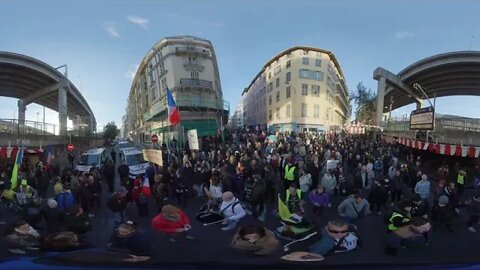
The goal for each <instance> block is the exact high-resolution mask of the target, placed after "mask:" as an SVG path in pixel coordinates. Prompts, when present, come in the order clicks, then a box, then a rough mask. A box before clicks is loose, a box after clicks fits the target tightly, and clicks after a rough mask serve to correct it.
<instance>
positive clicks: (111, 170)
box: [103, 160, 115, 193]
mask: <svg viewBox="0 0 480 270" xmlns="http://www.w3.org/2000/svg"><path fill="white" fill-rule="evenodd" d="M103 175H104V177H105V179H107V185H108V191H109V192H110V193H113V186H114V180H115V165H114V164H113V162H112V161H111V160H108V161H107V162H106V164H105V166H104V167H103Z"/></svg>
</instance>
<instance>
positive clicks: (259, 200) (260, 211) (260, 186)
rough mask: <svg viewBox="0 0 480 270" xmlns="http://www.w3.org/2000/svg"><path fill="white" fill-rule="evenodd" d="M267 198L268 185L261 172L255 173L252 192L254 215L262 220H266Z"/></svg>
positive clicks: (251, 202) (251, 199) (251, 201)
mask: <svg viewBox="0 0 480 270" xmlns="http://www.w3.org/2000/svg"><path fill="white" fill-rule="evenodd" d="M266 199H267V186H266V184H265V180H264V179H262V177H261V176H260V175H259V174H255V175H253V187H252V192H251V194H250V204H251V206H252V216H253V217H254V218H258V219H259V220H261V221H264V220H265V215H264V212H265V201H266Z"/></svg>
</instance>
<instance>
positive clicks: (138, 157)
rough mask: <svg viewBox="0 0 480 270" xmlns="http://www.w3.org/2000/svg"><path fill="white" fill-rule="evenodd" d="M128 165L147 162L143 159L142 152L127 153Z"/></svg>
mask: <svg viewBox="0 0 480 270" xmlns="http://www.w3.org/2000/svg"><path fill="white" fill-rule="evenodd" d="M125 159H126V161H127V162H126V163H127V166H134V165H138V164H143V163H146V161H145V160H144V159H143V155H142V154H140V153H139V154H134V155H126V156H125Z"/></svg>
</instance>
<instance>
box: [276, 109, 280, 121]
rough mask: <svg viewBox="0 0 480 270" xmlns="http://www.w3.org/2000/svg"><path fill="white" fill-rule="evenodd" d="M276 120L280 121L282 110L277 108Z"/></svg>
mask: <svg viewBox="0 0 480 270" xmlns="http://www.w3.org/2000/svg"><path fill="white" fill-rule="evenodd" d="M275 118H277V119H280V108H277V111H276V112H275Z"/></svg>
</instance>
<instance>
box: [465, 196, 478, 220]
mask: <svg viewBox="0 0 480 270" xmlns="http://www.w3.org/2000/svg"><path fill="white" fill-rule="evenodd" d="M467 213H468V214H469V215H472V216H480V201H477V200H475V199H473V200H472V203H471V204H470V205H468V206H467Z"/></svg>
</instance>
